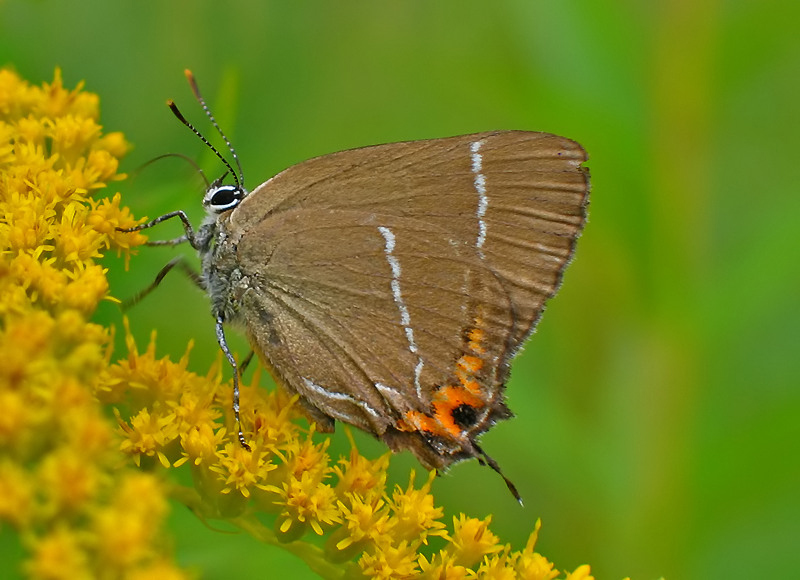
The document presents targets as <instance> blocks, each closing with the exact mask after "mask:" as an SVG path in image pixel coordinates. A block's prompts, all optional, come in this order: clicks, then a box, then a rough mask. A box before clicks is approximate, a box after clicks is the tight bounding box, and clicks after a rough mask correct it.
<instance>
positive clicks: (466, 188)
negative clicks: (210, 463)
mask: <svg viewBox="0 0 800 580" xmlns="http://www.w3.org/2000/svg"><path fill="white" fill-rule="evenodd" d="M187 78H189V81H190V84H191V86H192V88H193V91H194V93H195V96H196V97H197V99H198V101H199V102H200V103H201V105H202V106H203V108H204V110H205V111H206V113H207V114H208V116H209V118H210V119H211V121H212V123H213V124H214V126H215V127H216V128H217V129H218V130H219V127H218V125H217V124H216V121H215V120H214V118H213V116H212V115H211V113H210V112H209V110H208V107H207V106H206V104H205V102H204V100H203V99H202V97H201V95H200V93H199V90H198V88H197V84H196V82H195V81H194V78H193V77H192V75H191V73H189V72H188V71H187ZM169 105H170V108H171V109H172V110H173V112H174V113H175V115H176V116H177V117H178V118H179V119H180V120H181V121H182V122H183V123H184V124H185V125H187V126H188V127H189V128H190V129H192V131H194V132H195V133H196V134H197V135H198V136H200V137H201V139H203V141H204V142H205V143H206V144H208V141H207V140H206V139H205V138H203V137H202V135H200V133H199V132H198V131H197V130H196V129H195V128H194V127H193V126H192V125H191V124H190V123H189V122H188V121H186V119H185V118H184V117H183V116H182V115H181V113H180V112H179V111H178V109H177V107H176V106H175V105H174V103H172V102H171V101H170V102H169ZM220 134H222V131H221V130H220ZM222 136H223V138H224V139H225V142H226V143H227V144H228V147H229V149H230V150H231V153H232V155H233V157H234V160H235V161H236V164H237V169H238V171H235V170H234V169H233V167H232V166H231V165H230V164H229V163H228V162H227V161H226V160H225V159H224V157H223V156H222V155H221V154H220V153H219V152H218V151H217V150H216V149H214V148H213V146H211V145H210V144H208V145H209V147H211V149H212V150H213V151H214V152H215V153H216V154H217V156H218V157H219V158H220V159H221V160H222V161H223V162H224V163H225V165H226V167H227V168H228V173H230V175H231V177H232V179H233V182H234V183H233V184H223V183H222V182H221V181H222V180H217V181H216V182H214V183H212V184H210V185H209V187H208V189H207V191H206V193H205V197H204V199H203V205H204V207H205V208H206V210H207V212H208V217H207V219H206V220H205V221H204V222H203V224H202V225H201V226H200V228H199V229H198V230H197V231H195V230H194V229H193V228H192V226H191V225H190V223H189V220H188V219H187V217H186V215H185V214H184V213H183V212H180V211H177V212H172V213H169V214H166V215H164V216H161V217H159V218H156V219H155V220H152V221H151V222H149V223H147V224H143V225H141V226H139V227H137V228H133V229H132V230H129V231H133V230H139V229H144V228H149V227H152V226H153V225H155V224H157V223H160V222H162V221H164V220H166V219H170V218H173V217H179V218H180V219H181V221H182V222H183V226H184V229H185V232H186V233H185V235H184V236H182V237H181V238H179V239H177V240H173V241H172V242H175V243H177V242H182V241H188V242H189V243H190V244H191V245H192V246H193V247H194V248H195V249H196V250H197V251H198V253H199V255H200V257H201V260H202V276H201V277H200V278H199V284H200V285H201V286H202V287H203V288H204V289H205V290H206V291H207V292H208V294H209V296H210V298H211V309H212V313H213V315H214V317H215V319H216V333H217V339H218V341H219V344H220V347H221V348H222V350H223V351H224V352H225V355H226V357H227V359H228V360H229V362H230V364H231V366H232V367H233V368H234V411H235V414H236V419H237V423H238V419H239V392H238V372H236V369H237V364H236V361H235V360H234V358H233V356H232V354H231V352H230V350H229V349H228V346H227V342H226V340H225V334H224V330H223V326H224V324H226V323H232V324H233V325H236V326H239V327H241V328H243V329H244V331H245V332H246V334H247V336H248V338H249V339H250V343H251V344H252V346H253V349H254V350H255V351H256V352H257V353H258V355H259V357H260V358H261V360H262V362H263V363H264V365H265V366H266V367H267V368H268V369H269V370H270V371H271V372H272V374H273V376H274V377H275V378H276V380H277V381H278V382H279V383H280V384H281V385H282V386H283V388H285V389H287V390H288V391H289V392H291V393H297V394H298V395H299V396H300V401H301V403H302V405H303V407H304V409H305V411H306V413H307V414H308V416H309V417H310V418H311V419H312V420H314V421H315V422H316V423H317V425H318V427H319V428H320V430H322V431H332V430H333V428H334V423H335V421H336V420H339V421H343V422H345V423H349V424H351V425H354V426H356V427H358V428H360V429H363V430H364V431H366V432H368V433H371V434H372V435H374V436H375V437H377V438H379V439H381V440H383V441H384V442H385V443H386V444H387V445H388V446H389V447H390V448H391V449H392V450H394V451H400V450H402V449H409V450H411V451H412V452H413V453H414V454H415V455H416V456H417V458H418V459H419V461H420V462H421V463H422V464H423V465H424V466H426V467H428V468H436V469H444V468H447V467H448V466H449V465H451V464H452V463H454V462H456V461H459V460H462V459H466V458H470V457H476V458H478V460H480V461H482V462H486V463H488V464H489V465H490V466H491V467H492V468H493V469H495V470H496V471H497V472H498V473H500V469H499V467H498V466H497V463H496V462H495V461H494V460H493V459H491V458H490V457H489V456H488V455H487V454H486V453H484V452H483V450H482V449H481V448H480V447H479V445H478V443H477V439H478V437H479V436H480V435H481V434H482V433H484V432H485V431H487V430H488V429H489V428H491V427H492V425H494V424H495V422H497V421H498V420H501V419H506V418H509V417H510V416H511V412H510V411H509V409H508V407H507V406H506V403H505V397H504V390H505V383H506V381H507V380H508V377H509V371H510V365H511V361H512V359H513V358H514V356H515V355H516V353H517V352H519V350H520V348H521V347H522V345H523V343H524V342H525V341H526V340H527V338H528V337H529V336H530V335H531V333H532V332H533V329H534V327H535V326H536V323H537V322H538V320H539V318H540V317H541V314H542V311H543V310H544V305H545V302H546V301H547V300H548V299H549V298H551V297H552V296H553V295H554V294H555V293H556V291H557V290H558V288H559V285H560V284H561V278H562V276H563V273H564V270H565V268H566V267H567V265H568V264H569V263H570V260H571V259H572V255H573V252H574V250H575V243H576V240H577V238H578V237H579V236H580V233H581V231H582V229H583V227H584V224H585V223H586V211H587V205H588V196H589V173H588V170H587V169H586V168H584V167H582V163H583V162H584V161H586V159H587V156H586V152H585V151H584V150H583V148H582V147H581V146H580V145H579V144H578V143H576V142H574V141H571V140H569V139H566V138H564V137H559V136H556V135H551V134H548V133H538V132H530V131H491V132H485V133H477V134H473V135H463V136H460V137H450V138H444V139H431V140H424V141H408V142H403V143H392V144H387V145H377V146H373V147H364V148H361V149H353V150H349V151H342V152H339V153H333V154H330V155H324V156H322V157H317V158H315V159H310V160H308V161H305V162H302V163H299V164H297V165H295V166H293V167H290V168H289V169H286V170H285V171H283V172H281V173H279V174H278V175H276V176H275V177H273V178H272V179H269V180H268V181H266V182H264V183H262V184H261V185H259V186H258V187H256V188H255V189H254V190H253V191H248V190H246V189H245V187H244V177H243V175H242V171H241V166H240V165H239V160H238V157H237V156H236V154H235V152H234V151H233V148H232V147H230V144H229V142H228V140H227V138H225V136H224V135H222ZM239 439H240V441H241V443H242V445H245V446H246V445H247V442H246V437H245V435H244V434H243V433H242V431H241V427H239ZM501 475H502V473H501ZM504 480H505V481H506V483H507V485H508V487H509V489H510V490H511V492H512V493H513V494H514V496H515V497H516V498H517V499H519V494H518V493H517V491H516V489H515V488H514V486H513V484H511V482H510V481H509V480H508V479H507V478H505V476H504Z"/></svg>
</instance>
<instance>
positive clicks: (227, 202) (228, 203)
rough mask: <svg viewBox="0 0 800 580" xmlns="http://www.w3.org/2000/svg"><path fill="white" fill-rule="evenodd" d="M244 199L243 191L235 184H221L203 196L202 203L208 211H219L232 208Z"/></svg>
mask: <svg viewBox="0 0 800 580" xmlns="http://www.w3.org/2000/svg"><path fill="white" fill-rule="evenodd" d="M242 199H244V191H242V189H241V188H239V187H237V186H235V185H221V186H219V187H216V188H214V189H212V190H210V191H209V192H208V193H207V194H206V197H205V200H204V202H203V205H205V206H206V208H207V209H208V210H209V211H212V212H214V213H220V212H223V211H226V210H229V209H233V208H234V207H236V206H237V205H239V202H240V201H242Z"/></svg>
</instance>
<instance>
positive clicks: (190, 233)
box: [116, 210, 197, 248]
mask: <svg viewBox="0 0 800 580" xmlns="http://www.w3.org/2000/svg"><path fill="white" fill-rule="evenodd" d="M174 217H177V218H179V219H180V220H181V225H183V230H184V231H185V232H186V233H185V234H184V235H182V236H181V237H179V238H175V239H173V240H164V241H155V242H148V245H150V246H175V245H177V244H180V243H182V242H185V241H186V242H189V243H190V244H191V245H192V247H193V248H196V247H197V246H196V245H195V234H194V228H193V227H192V224H191V223H190V222H189V218H188V216H187V215H186V213H185V212H183V211H181V210H178V211H171V212H169V213H165V214H164V215H162V216H158V217H157V218H155V219H152V220H150V221H149V222H147V223H145V224H139V225H138V226H134V227H132V228H116V230H117V231H118V232H139V231H142V230H147V229H150V228H152V227H153V226H157V225H158V224H160V223H161V222H164V221H167V220H168V219H172V218H174Z"/></svg>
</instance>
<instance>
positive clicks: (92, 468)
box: [0, 70, 184, 579]
mask: <svg viewBox="0 0 800 580" xmlns="http://www.w3.org/2000/svg"><path fill="white" fill-rule="evenodd" d="M97 121H98V99H97V96H95V95H93V94H90V93H86V92H83V91H82V90H81V88H80V87H78V88H77V89H75V90H72V91H70V90H66V89H64V87H63V86H62V82H61V75H60V73H59V72H58V71H56V75H55V79H54V80H53V82H52V83H50V84H45V85H43V86H41V87H36V86H29V85H28V83H26V82H24V81H22V80H21V79H20V78H19V77H18V76H17V75H16V74H14V73H13V72H11V71H9V70H0V526H2V528H3V529H4V532H5V533H4V537H9V534H8V529H9V528H13V530H15V531H16V535H15V536H12V537H16V538H17V539H18V541H19V544H20V550H21V552H22V553H24V554H25V559H24V561H23V562H19V563H17V566H18V567H19V571H20V572H22V573H24V574H25V575H26V576H27V577H29V578H35V579H39V578H42V579H56V578H70V579H72V578H78V579H84V578H123V577H124V578H146V577H147V578H152V577H160V578H175V579H178V578H183V577H184V573H183V572H182V571H181V570H180V569H178V568H176V567H175V565H174V564H173V563H172V558H171V555H170V554H168V553H166V552H165V550H164V549H163V547H162V546H163V538H162V529H161V522H162V520H163V518H164V516H165V514H166V510H167V501H166V495H165V493H164V489H163V487H164V486H163V483H162V482H161V480H160V478H158V477H156V476H154V475H151V474H147V473H144V472H142V471H141V470H137V469H134V468H131V467H128V464H129V462H128V461H126V460H125V456H124V455H122V454H120V452H119V440H118V437H117V435H116V434H115V431H116V429H115V426H114V424H113V423H112V422H110V421H109V417H108V414H107V413H106V412H105V410H104V409H103V407H102V405H101V404H100V403H99V401H98V399H97V396H96V394H95V393H96V392H97V390H98V389H100V388H101V386H102V385H103V384H105V383H107V378H106V374H107V373H108V366H109V363H108V360H109V355H110V352H108V349H109V344H110V331H109V329H107V328H103V327H102V326H99V325H97V324H93V323H92V322H90V321H89V318H90V316H91V315H92V313H93V312H94V311H95V309H96V307H97V305H98V303H99V302H100V301H101V300H103V299H104V298H106V297H107V295H108V283H107V281H106V275H105V272H104V270H103V268H102V267H101V266H100V265H98V264H97V262H96V259H97V258H99V257H100V256H101V255H102V252H103V251H104V250H108V249H114V250H117V251H127V250H128V249H129V248H131V247H132V246H135V245H138V244H141V243H142V241H143V240H144V238H143V237H142V236H140V235H137V234H123V233H120V232H117V231H116V230H115V228H116V227H130V226H131V225H134V223H135V222H134V220H133V219H132V217H131V216H130V213H129V212H128V211H127V210H126V209H124V208H122V207H121V206H120V198H119V195H117V196H114V197H113V198H112V199H102V200H97V199H94V198H93V197H92V196H93V194H94V193H95V192H97V191H98V190H100V189H102V188H103V187H105V184H106V182H108V181H111V180H114V179H119V178H120V177H121V176H120V175H118V163H119V162H118V159H119V157H121V156H122V155H123V154H124V153H125V150H126V149H127V144H126V143H125V140H124V139H123V137H122V135H121V134H119V133H109V134H107V135H105V136H104V135H103V134H102V131H101V127H100V125H98V123H97ZM12 566H13V564H12V563H10V562H4V563H3V568H4V571H5V572H8V573H11V572H12V571H13V567H12Z"/></svg>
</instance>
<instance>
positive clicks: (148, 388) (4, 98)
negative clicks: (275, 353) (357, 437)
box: [0, 70, 592, 580]
mask: <svg viewBox="0 0 800 580" xmlns="http://www.w3.org/2000/svg"><path fill="white" fill-rule="evenodd" d="M97 120H98V99H97V97H96V96H95V95H93V94H90V93H87V92H84V91H83V90H81V87H80V86H79V87H78V88H77V89H75V90H72V91H69V90H66V89H64V87H63V86H62V82H61V76H60V74H59V72H58V71H56V75H55V79H54V81H53V82H52V83H50V84H44V85H43V86H41V87H37V86H30V85H29V84H28V83H26V82H24V81H23V80H21V79H20V78H19V77H18V76H17V75H16V74H14V73H13V72H11V71H9V70H0V172H1V173H0V410H1V411H0V527H2V528H4V529H5V531H6V535H7V531H8V529H9V528H11V529H13V530H15V532H16V537H17V538H18V540H19V543H20V545H21V551H22V553H24V560H23V561H22V562H20V563H19V564H18V565H19V566H20V567H21V569H22V571H23V572H24V573H25V574H26V575H27V576H28V577H30V578H34V579H39V578H41V579H55V578H79V579H80V578H176V579H177V578H183V577H185V573H184V571H182V570H180V569H179V568H178V567H177V566H176V565H175V564H174V562H173V560H172V557H171V555H170V554H169V553H168V550H166V549H165V548H164V546H168V544H169V543H168V542H167V541H165V540H166V538H165V537H164V531H163V529H162V522H163V519H164V517H165V514H166V511H167V509H168V502H167V498H168V497H169V498H173V499H176V500H177V501H179V502H182V503H183V504H185V505H187V506H189V507H191V508H192V510H193V511H194V512H195V513H196V514H197V515H198V516H199V517H201V518H204V519H218V520H225V521H227V522H230V523H232V524H233V525H235V526H237V527H238V528H240V529H242V530H244V531H246V532H247V533H250V534H252V535H253V536H254V537H256V538H257V539H259V540H261V541H262V542H264V543H267V544H272V545H276V546H282V547H284V548H285V549H287V550H289V551H291V552H293V553H295V554H297V555H298V556H299V557H301V558H302V559H303V560H305V562H306V563H307V564H308V566H309V567H310V568H311V569H312V570H314V571H315V572H317V573H318V574H319V575H320V576H323V577H326V578H412V577H421V578H447V579H457V578H475V577H481V578H499V579H504V578H529V579H537V580H539V579H542V580H544V579H552V578H558V577H562V576H561V574H560V572H559V571H558V570H556V569H555V567H554V565H553V564H552V563H551V562H549V561H548V560H547V559H546V558H545V557H543V556H541V555H540V554H538V553H536V552H535V551H534V549H535V543H536V538H537V536H538V532H539V525H538V523H537V526H536V529H535V530H534V531H533V533H532V534H531V537H530V540H529V542H528V545H527V546H526V547H525V548H524V549H522V550H519V551H514V550H512V549H511V547H510V546H508V545H505V544H503V543H501V542H500V540H499V539H498V538H497V536H495V535H494V534H493V533H492V532H491V531H490V530H489V523H490V521H489V519H488V518H487V519H485V520H480V519H476V518H471V517H468V516H466V515H463V514H462V515H460V516H458V517H456V518H454V520H453V522H452V526H450V527H449V528H448V526H447V525H446V524H445V523H444V521H443V510H442V508H441V507H439V506H437V505H436V502H435V500H434V497H433V496H432V495H431V493H430V488H431V481H432V479H431V478H432V476H433V474H430V476H429V477H427V478H426V479H425V480H424V481H423V482H422V483H421V484H417V483H416V482H415V477H414V474H413V473H412V474H411V476H410V481H409V483H408V485H407V486H396V487H394V488H393V489H392V488H390V487H389V486H387V476H386V470H387V466H388V463H389V454H387V455H384V456H382V457H379V458H378V459H376V460H369V459H366V458H364V457H362V456H361V455H359V454H358V452H357V451H356V450H355V448H353V451H352V452H351V454H350V456H349V457H347V458H340V459H338V460H336V461H333V460H332V459H331V458H330V457H329V455H328V453H327V445H328V441H327V440H326V439H324V438H323V439H318V438H317V437H316V436H315V433H314V426H313V424H312V425H311V426H310V427H308V426H304V425H307V424H306V423H303V422H302V421H301V420H298V411H297V405H295V404H294V403H295V401H294V400H292V399H290V398H289V397H288V396H287V395H286V394H284V393H283V392H282V391H273V392H270V391H267V390H265V389H263V388H260V387H258V373H256V375H255V376H254V378H253V381H252V382H251V384H250V385H244V386H243V389H242V409H243V411H242V417H243V428H244V430H245V433H246V436H247V438H248V441H249V443H250V447H251V449H249V450H247V449H244V448H243V447H242V446H241V445H239V443H238V442H237V440H236V436H235V431H234V429H233V421H232V416H231V412H230V407H231V389H230V386H229V385H228V384H225V383H222V382H221V376H222V372H223V366H222V364H221V362H220V361H217V362H216V363H215V364H214V365H213V366H212V368H211V369H210V371H209V372H208V374H207V375H206V376H199V375H197V374H195V373H192V372H189V371H188V370H187V365H188V359H189V349H187V351H186V354H185V355H184V356H183V357H182V358H181V359H180V360H178V361H177V362H175V361H172V360H170V359H169V358H168V357H164V358H158V357H157V356H156V350H155V335H154V336H153V338H152V340H151V341H150V344H149V345H148V347H147V348H146V349H145V350H144V351H143V352H140V350H139V349H138V348H137V345H136V344H135V343H134V341H133V339H132V337H131V336H130V333H129V332H127V328H126V329H125V330H126V342H127V347H128V353H127V356H125V357H124V358H122V359H121V360H119V361H116V362H112V358H113V357H112V355H113V353H112V352H111V346H110V344H111V341H110V338H111V330H110V329H108V328H104V327H102V326H99V325H97V324H94V323H92V322H91V321H90V319H91V316H92V314H93V312H94V311H95V309H96V307H97V305H98V303H99V302H100V301H101V300H104V299H110V298H109V294H108V292H109V289H108V284H107V281H106V276H105V271H104V270H103V268H102V267H101V266H100V265H99V264H98V263H97V260H98V258H100V257H101V256H102V254H103V252H104V251H107V250H115V251H121V252H128V251H129V250H130V249H131V248H134V247H136V246H139V245H141V244H142V243H144V241H145V238H144V236H142V235H141V234H139V233H122V232H119V231H118V230H117V228H126V227H128V228H129V227H131V226H133V225H135V224H136V223H140V222H137V221H136V220H134V218H133V217H132V216H131V214H130V212H129V211H128V210H127V209H126V208H124V207H122V206H121V205H120V197H119V195H118V194H117V195H114V196H113V197H112V198H111V199H108V198H102V199H99V198H95V197H94V194H96V193H97V192H98V191H99V190H101V189H103V188H104V187H105V185H106V183H107V182H109V181H113V180H115V179H119V178H121V177H122V176H121V175H119V174H118V160H119V158H120V157H121V156H122V155H123V154H124V153H125V151H126V149H127V145H126V143H125V141H124V139H123V137H122V135H120V134H118V133H109V134H106V135H103V134H102V131H101V127H100V126H99V125H98V124H97ZM176 470H183V471H185V472H187V473H188V474H189V475H190V478H187V477H183V478H180V477H173V476H172V474H173V473H174V472H176ZM187 479H190V480H191V485H181V484H179V483H178V481H179V480H184V481H185V480H187ZM227 537H228V538H229V541H233V542H235V541H236V538H235V536H227ZM431 540H435V543H436V549H434V548H433V546H432V545H431V544H433V542H431ZM565 577H566V578H569V579H572V580H578V579H580V580H589V579H591V578H592V577H591V576H590V571H589V568H588V566H581V567H579V568H578V569H576V570H575V571H574V572H573V573H571V574H570V573H567V574H566V576H565Z"/></svg>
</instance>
